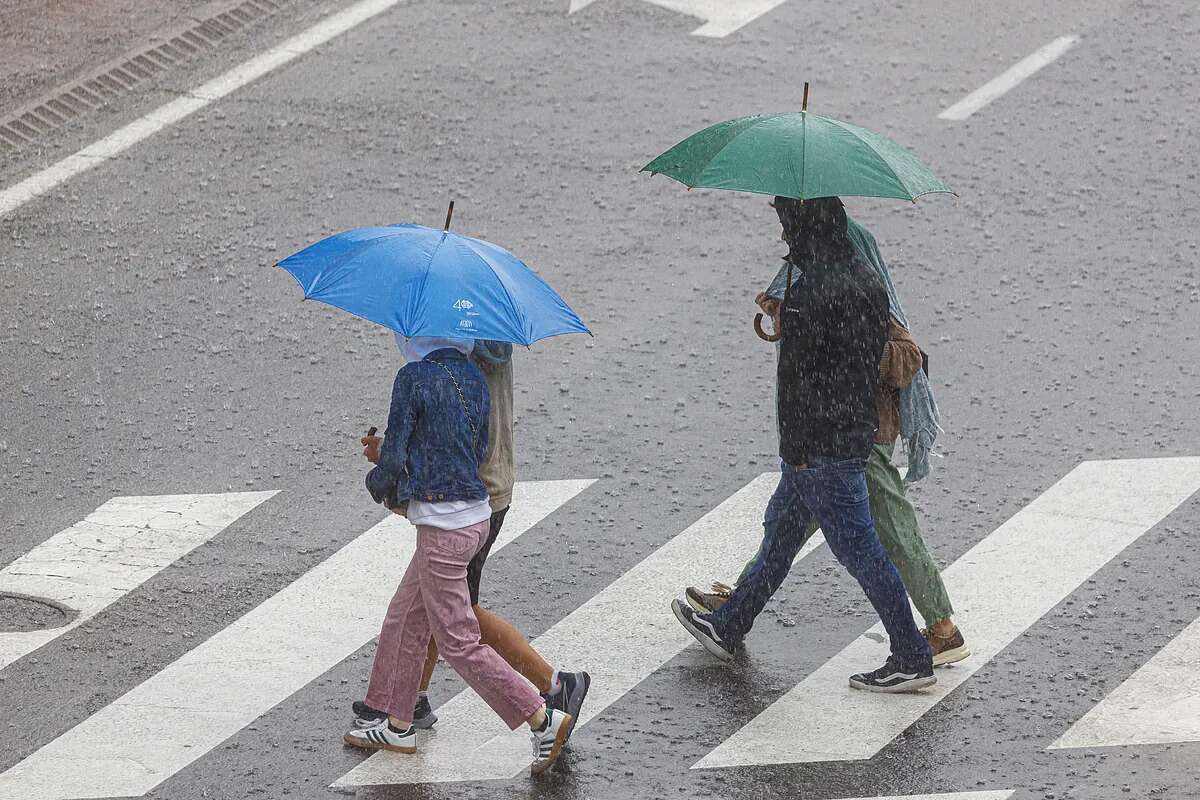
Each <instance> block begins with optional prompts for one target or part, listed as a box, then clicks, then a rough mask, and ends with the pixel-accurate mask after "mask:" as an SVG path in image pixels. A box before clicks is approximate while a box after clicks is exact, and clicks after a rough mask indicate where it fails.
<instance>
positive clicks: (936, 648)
mask: <svg viewBox="0 0 1200 800" xmlns="http://www.w3.org/2000/svg"><path fill="white" fill-rule="evenodd" d="M847 223H848V224H847V232H848V233H849V234H850V239H851V241H853V242H854V243H855V246H856V247H857V248H858V250H859V251H860V253H861V254H862V255H863V257H864V258H865V259H866V260H867V262H868V263H870V264H872V266H874V267H875V268H876V269H877V270H879V271H881V272H882V273H883V275H884V276H886V277H885V283H886V284H887V286H888V288H889V295H890V296H891V298H892V306H893V311H892V317H891V319H890V320H889V326H888V341H887V344H886V345H885V346H884V351H883V354H882V356H881V358H880V364H879V380H880V389H879V397H878V401H877V407H878V411H879V431H878V433H877V434H876V437H875V444H874V446H873V447H872V450H871V455H870V457H869V458H868V460H867V469H866V476H867V494H868V496H869V500H870V506H871V516H872V517H873V518H874V520H875V530H876V532H877V533H878V534H879V540H880V541H881V542H882V543H883V546H884V549H886V550H887V553H888V557H889V558H891V560H892V563H894V564H895V565H896V568H897V570H899V572H900V577H901V578H902V579H903V581H904V586H905V588H906V589H907V590H908V594H909V596H910V597H911V598H912V602H913V605H914V606H916V608H917V611H918V612H919V613H920V614H921V616H922V617H923V618H924V620H925V625H926V627H925V628H924V630H923V631H922V632H923V633H924V634H925V638H926V639H927V640H928V641H929V646H930V648H931V649H932V650H933V663H934V665H935V666H938V665H942V664H952V663H954V662H956V661H961V660H962V659H964V658H966V657H967V656H969V655H970V654H971V651H970V650H969V649H968V648H967V645H966V642H965V641H964V639H963V635H962V632H961V631H959V629H958V626H957V625H955V624H954V620H953V615H954V608H953V606H952V605H951V603H950V597H949V595H948V594H947V593H946V587H945V585H944V584H943V583H942V576H941V574H940V573H939V571H938V568H937V565H936V564H935V563H934V561H933V556H931V555H930V553H929V548H928V547H926V545H925V539H924V537H923V536H922V534H921V527H920V523H919V522H918V521H917V513H916V510H915V509H914V508H913V505H912V502H911V501H910V500H909V499H908V495H907V493H906V492H905V485H904V479H903V478H901V476H900V472H899V470H897V469H896V466H895V465H894V464H893V463H892V454H893V451H894V450H895V446H896V439H897V437H898V436H899V435H900V432H901V429H902V422H903V419H902V411H907V412H908V414H910V415H912V416H916V417H920V413H919V412H917V413H915V414H914V412H912V411H911V410H909V409H908V408H902V405H903V404H902V402H901V395H902V393H904V392H906V391H909V390H910V387H911V386H912V384H913V382H914V380H917V379H918V376H919V374H920V373H921V370H922V364H923V355H922V353H921V350H920V348H919V347H918V346H917V343H916V341H915V340H914V339H913V337H912V335H911V334H910V333H909V332H908V330H907V328H906V327H905V326H904V325H902V324H901V322H900V320H899V319H897V317H900V318H901V319H903V311H902V310H900V309H899V302H898V300H896V298H895V290H894V285H893V284H892V281H891V276H890V275H887V267H886V265H884V263H883V259H882V257H880V256H879V251H878V248H877V247H876V246H875V239H874V237H872V236H871V234H870V233H869V232H868V231H867V230H866V229H865V228H863V227H862V226H861V225H859V224H858V223H857V222H855V221H854V220H852V219H849V218H848V220H847ZM786 281H787V276H786V269H784V270H780V274H779V275H778V276H776V279H775V281H774V282H772V285H771V287H770V288H769V289H768V290H767V291H766V292H763V293H762V294H760V295H759V296H758V297H757V298H756V302H757V303H758V304H759V306H760V307H761V308H762V309H763V311H765V312H766V313H767V314H769V315H770V316H771V317H772V318H774V319H775V323H776V330H778V329H779V328H778V326H779V317H778V315H779V304H780V301H781V300H782V299H783V294H784V291H785V290H786ZM919 379H920V380H921V381H922V382H924V384H925V385H924V386H923V387H922V388H923V389H924V391H926V392H927V391H928V387H927V380H926V379H925V376H923V375H920V378H919ZM904 399H905V400H907V401H909V402H912V400H913V398H911V397H905V398H904ZM917 399H919V398H917ZM929 402H930V404H932V399H931V396H930V400H929ZM934 414H936V407H934ZM910 424H911V423H910ZM933 425H934V427H935V428H936V421H934V422H933ZM930 444H931V440H930ZM913 452H914V451H913V448H912V447H910V449H909V453H910V463H911V462H912V461H914V460H917V461H920V456H922V455H926V454H918V458H917V459H914V458H913ZM923 466H924V465H923ZM911 472H912V470H911V468H910V473H911ZM923 472H927V467H925V469H924V470H923ZM923 472H922V474H923ZM815 532H816V526H815V525H814V526H813V527H811V528H810V529H809V530H808V531H807V533H806V534H805V538H806V539H807V538H808V537H810V536H812V535H813V533H815ZM757 558H758V556H757V555H755V557H754V558H752V559H751V560H750V561H749V562H748V563H747V564H746V566H745V567H744V568H743V570H742V573H741V575H739V576H738V582H739V583H740V582H741V580H742V579H743V578H744V577H745V576H746V574H747V573H748V572H749V571H750V568H751V567H752V566H753V565H754V562H755V561H756V560H757ZM731 593H732V587H730V586H727V585H725V584H723V583H714V584H713V586H712V591H710V592H704V591H701V590H700V589H698V588H696V587H694V586H689V587H688V588H687V590H686V592H685V595H686V597H687V600H688V603H689V604H690V605H691V606H692V607H693V608H694V609H696V611H699V612H701V613H709V612H712V611H715V610H716V609H717V608H720V607H721V606H722V605H724V604H725V601H726V599H728V597H729V595H730V594H731Z"/></svg>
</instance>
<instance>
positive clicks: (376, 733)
mask: <svg viewBox="0 0 1200 800" xmlns="http://www.w3.org/2000/svg"><path fill="white" fill-rule="evenodd" d="M342 741H343V742H345V743H346V744H348V745H350V746H351V747H361V748H363V749H364V750H389V751H391V752H393V753H415V752H417V729H416V728H414V727H413V726H412V725H409V726H408V730H406V731H405V732H404V733H396V732H395V731H394V730H392V729H391V728H390V727H389V726H388V721H387V719H384V720H383V722H380V723H379V724H378V725H372V726H370V727H369V728H355V729H354V730H352V731H350V732H349V733H347V734H346V735H345V736H343V737H342Z"/></svg>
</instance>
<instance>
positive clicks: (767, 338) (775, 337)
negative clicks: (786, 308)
mask: <svg viewBox="0 0 1200 800" xmlns="http://www.w3.org/2000/svg"><path fill="white" fill-rule="evenodd" d="M762 321H763V315H762V314H755V315H754V332H755V333H757V334H758V338H760V339H762V340H763V341H764V342H778V341H779V340H780V339H782V338H783V334H782V333H779V332H778V331H776V332H775V333H767V332H766V331H764V330H763V326H762Z"/></svg>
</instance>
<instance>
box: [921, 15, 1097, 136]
mask: <svg viewBox="0 0 1200 800" xmlns="http://www.w3.org/2000/svg"><path fill="white" fill-rule="evenodd" d="M1078 41H1079V37H1078V36H1060V37H1059V38H1057V39H1055V40H1054V41H1053V42H1051V43H1050V44H1048V45H1046V46H1045V47H1042V48H1041V49H1039V50H1037V51H1035V52H1034V53H1033V54H1032V55H1029V56H1027V57H1025V58H1023V59H1021V60H1020V61H1018V62H1017V63H1016V64H1013V65H1012V66H1011V67H1010V68H1009V69H1007V70H1006V71H1004V72H1002V73H1001V74H1000V75H997V76H996V77H995V78H993V79H992V80H990V81H988V82H987V83H985V84H984V85H983V86H980V87H979V88H978V89H976V90H975V91H973V92H971V93H970V94H969V95H967V96H966V97H964V98H963V99H962V100H959V101H958V102H957V103H955V104H954V105H952V106H950V107H949V108H947V109H946V110H945V111H943V112H942V113H940V114H938V119H949V120H954V121H956V122H957V121H961V120H964V119H966V118H967V117H969V116H971V115H972V114H974V113H975V112H976V111H978V110H979V109H981V108H983V107H984V106H986V105H987V104H988V103H990V102H992V101H993V100H995V99H996V98H998V97H1001V96H1002V95H1004V94H1006V93H1007V92H1009V91H1010V90H1011V89H1012V88H1013V87H1015V86H1016V85H1017V84H1018V83H1020V82H1021V81H1023V80H1025V79H1026V78H1028V77H1030V76H1031V75H1033V74H1034V73H1036V72H1037V71H1038V70H1040V69H1041V68H1042V67H1044V66H1046V65H1047V64H1050V63H1051V62H1053V61H1055V60H1056V59H1058V57H1059V56H1061V55H1062V54H1063V53H1065V52H1067V51H1068V50H1070V49H1071V48H1072V47H1073V46H1074V45H1075V43H1076V42H1078Z"/></svg>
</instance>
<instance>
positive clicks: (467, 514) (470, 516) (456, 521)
mask: <svg viewBox="0 0 1200 800" xmlns="http://www.w3.org/2000/svg"><path fill="white" fill-rule="evenodd" d="M490 516H492V506H491V504H490V503H489V502H488V499H487V498H486V497H485V498H483V499H482V500H450V501H446V502H441V503H426V502H424V501H423V500H409V501H408V521H409V522H411V523H412V524H413V525H429V526H430V527H433V528H441V529H442V530H444V531H452V530H457V529H458V528H466V527H468V526H469V525H474V524H475V523H477V522H483V521H484V520H485V519H487V518H489V517H490Z"/></svg>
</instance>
